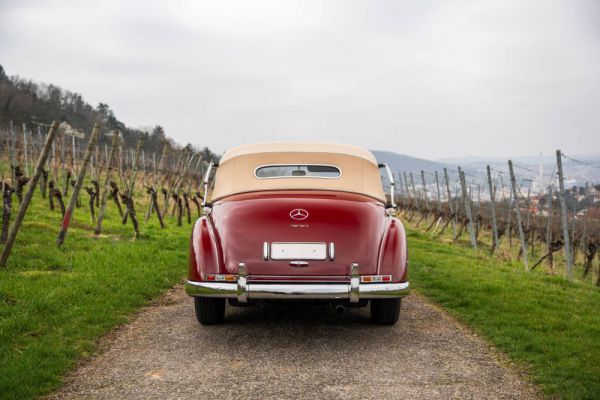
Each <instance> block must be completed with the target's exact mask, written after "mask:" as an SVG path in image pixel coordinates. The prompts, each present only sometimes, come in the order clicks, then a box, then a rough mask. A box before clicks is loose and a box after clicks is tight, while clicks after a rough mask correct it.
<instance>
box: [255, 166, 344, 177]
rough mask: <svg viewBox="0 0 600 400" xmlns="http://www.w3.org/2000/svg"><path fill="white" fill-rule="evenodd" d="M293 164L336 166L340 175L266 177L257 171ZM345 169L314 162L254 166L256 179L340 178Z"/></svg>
mask: <svg viewBox="0 0 600 400" xmlns="http://www.w3.org/2000/svg"><path fill="white" fill-rule="evenodd" d="M293 166H296V167H297V166H307V167H313V166H314V167H332V168H335V169H337V170H338V171H339V173H340V174H339V175H338V176H306V175H304V176H293V175H286V176H266V177H260V176H258V175H257V174H256V172H257V171H258V170H259V169H261V168H264V167H293ZM343 174H344V173H343V171H342V169H341V168H340V167H339V166H338V165H335V164H314V163H291V164H289V163H288V164H263V165H259V166H258V167H256V168H254V178H255V179H259V180H262V179H289V178H294V179H296V178H304V179H306V178H314V179H340V178H341V177H342V175H343Z"/></svg>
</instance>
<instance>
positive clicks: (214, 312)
mask: <svg viewBox="0 0 600 400" xmlns="http://www.w3.org/2000/svg"><path fill="white" fill-rule="evenodd" d="M194 308H195V310H196V318H197V319H198V322H200V323H201V324H202V325H216V324H220V323H222V322H223V321H224V320H225V299H212V298H204V297H194Z"/></svg>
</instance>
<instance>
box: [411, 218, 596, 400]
mask: <svg viewBox="0 0 600 400" xmlns="http://www.w3.org/2000/svg"><path fill="white" fill-rule="evenodd" d="M408 232H409V238H408V241H409V251H410V277H411V281H412V282H411V283H413V287H415V288H416V290H417V291H418V292H420V293H422V294H424V295H426V296H427V297H429V298H431V299H432V300H433V301H435V302H437V303H438V304H440V305H441V306H443V307H444V308H446V309H447V310H449V311H450V313H452V314H453V315H454V316H456V317H458V319H460V320H462V321H463V322H465V323H466V324H468V325H470V326H471V327H473V328H474V329H475V330H476V331H478V332H480V333H481V334H483V335H484V336H485V337H487V338H488V339H489V340H490V341H491V342H492V343H494V344H495V345H496V347H497V348H498V349H500V350H501V351H503V352H505V353H506V354H508V356H509V357H510V358H512V359H513V360H514V361H516V362H517V364H518V365H521V366H522V367H523V368H524V369H525V370H526V371H527V373H528V374H529V376H531V378H532V380H533V381H534V382H535V383H538V384H540V385H541V387H542V388H543V390H544V392H545V393H546V394H547V395H550V396H556V397H559V398H565V399H598V398H600V290H598V288H596V287H594V286H592V285H590V284H587V283H581V282H568V281H567V280H565V279H564V278H562V277H557V276H551V275H547V274H545V273H542V272H537V271H536V272H532V273H528V272H525V271H524V270H523V266H522V264H521V263H520V262H506V261H504V262H503V261H498V260H497V259H495V258H492V257H490V256H488V252H487V250H479V252H478V253H476V252H475V251H474V250H472V249H469V248H466V247H463V246H461V245H452V244H449V243H442V242H440V241H438V240H435V239H432V238H431V236H430V235H428V234H423V233H419V232H417V231H415V230H413V229H408Z"/></svg>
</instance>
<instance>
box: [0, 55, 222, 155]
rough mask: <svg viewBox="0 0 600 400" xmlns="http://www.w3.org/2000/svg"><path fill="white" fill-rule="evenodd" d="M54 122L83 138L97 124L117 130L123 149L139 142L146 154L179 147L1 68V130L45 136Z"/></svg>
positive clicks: (156, 129) (160, 133)
mask: <svg viewBox="0 0 600 400" xmlns="http://www.w3.org/2000/svg"><path fill="white" fill-rule="evenodd" d="M53 120H57V121H66V122H67V123H68V124H69V125H70V126H71V127H73V128H74V129H77V130H80V131H81V132H82V133H84V134H85V135H86V138H89V133H90V132H91V130H92V127H93V126H94V124H95V123H99V124H100V127H101V130H102V131H104V132H110V131H113V130H118V131H119V132H120V134H121V140H122V142H123V145H124V146H126V147H135V145H136V144H137V143H138V141H139V140H140V139H141V140H142V143H143V148H142V150H144V151H145V153H146V154H152V153H156V154H160V152H161V151H162V149H163V146H164V144H165V143H169V145H170V146H171V147H172V148H180V147H182V146H180V145H178V144H176V143H175V142H174V141H173V139H171V138H169V137H167V135H166V133H165V131H164V129H163V127H162V126H160V125H155V126H153V127H149V128H147V129H146V128H142V129H139V128H132V127H129V126H127V125H126V124H125V123H124V122H122V121H120V120H119V119H118V118H117V116H116V115H115V113H114V111H113V110H112V109H111V108H110V106H109V105H108V104H106V103H99V104H98V105H97V106H96V107H94V106H92V105H91V104H89V103H88V102H86V101H85V100H84V98H83V96H82V95H81V94H79V93H76V92H72V91H70V90H65V89H62V88H60V87H58V86H56V85H53V84H47V83H38V82H35V81H33V80H31V79H26V78H22V77H19V76H9V75H7V74H6V72H5V70H4V68H3V67H2V65H0V129H11V128H15V129H23V128H24V127H25V129H27V130H29V131H35V130H36V129H38V128H40V126H41V128H40V129H41V131H42V132H45V130H46V129H47V124H48V123H49V122H50V121H53ZM44 126H46V127H44ZM108 140H109V139H108V138H107V137H106V136H104V135H102V136H101V137H100V138H99V144H100V145H104V143H105V142H106V143H108ZM184 148H186V149H188V150H190V151H194V152H200V153H201V154H202V158H203V159H204V160H211V159H212V160H217V159H218V155H216V154H214V153H213V152H212V151H210V149H208V148H206V147H204V148H203V149H195V148H194V146H193V145H192V144H191V143H188V144H187V145H185V146H184Z"/></svg>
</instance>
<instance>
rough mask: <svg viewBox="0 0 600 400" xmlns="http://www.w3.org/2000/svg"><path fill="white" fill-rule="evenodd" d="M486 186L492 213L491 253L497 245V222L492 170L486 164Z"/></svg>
mask: <svg viewBox="0 0 600 400" xmlns="http://www.w3.org/2000/svg"><path fill="white" fill-rule="evenodd" d="M487 178H488V187H489V189H490V211H491V213H492V234H493V240H494V243H493V244H492V253H493V252H494V251H495V250H496V248H497V247H498V222H497V221H496V198H495V197H496V196H495V193H494V187H493V186H492V171H491V168H490V166H489V165H488V166H487Z"/></svg>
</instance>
